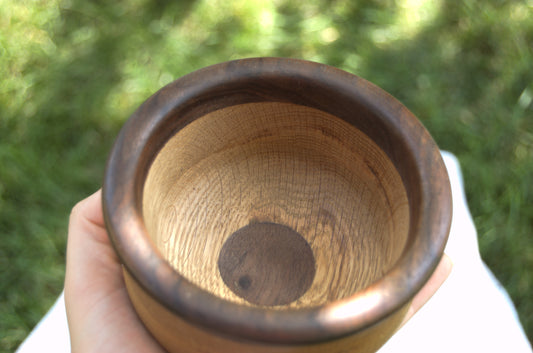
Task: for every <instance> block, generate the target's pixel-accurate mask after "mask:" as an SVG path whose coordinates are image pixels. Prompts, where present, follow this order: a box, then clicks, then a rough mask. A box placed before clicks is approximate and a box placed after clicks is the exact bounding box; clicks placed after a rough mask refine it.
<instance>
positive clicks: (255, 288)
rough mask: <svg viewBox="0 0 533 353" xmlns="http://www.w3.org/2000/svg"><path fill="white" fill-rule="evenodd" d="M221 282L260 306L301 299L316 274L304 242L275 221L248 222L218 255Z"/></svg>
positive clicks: (226, 243) (299, 236)
mask: <svg viewBox="0 0 533 353" xmlns="http://www.w3.org/2000/svg"><path fill="white" fill-rule="evenodd" d="M218 268H219V271H220V274H221V276H222V279H223V281H224V283H225V284H226V285H227V286H228V287H229V288H230V289H231V290H232V291H233V292H234V293H235V294H237V295H238V296H239V297H241V298H243V299H245V300H247V301H248V302H250V303H252V304H256V305H262V306H275V305H285V304H289V303H291V302H293V301H295V300H296V299H298V298H300V297H301V296H302V295H303V294H304V293H305V292H306V291H307V290H308V289H309V287H310V286H311V283H313V279H314V277H315V258H314V256H313V251H312V250H311V247H310V246H309V244H308V243H307V241H306V240H305V239H304V238H303V237H302V236H301V235H300V234H298V233H297V232H295V231H294V230H292V229H291V228H289V227H287V226H284V225H281V224H276V223H266V222H265V223H251V224H249V225H247V226H245V227H243V228H241V229H239V230H237V231H236V232H235V233H233V234H232V235H231V236H230V237H229V238H228V240H226V242H225V243H224V245H223V247H222V250H221V251H220V255H219V258H218Z"/></svg>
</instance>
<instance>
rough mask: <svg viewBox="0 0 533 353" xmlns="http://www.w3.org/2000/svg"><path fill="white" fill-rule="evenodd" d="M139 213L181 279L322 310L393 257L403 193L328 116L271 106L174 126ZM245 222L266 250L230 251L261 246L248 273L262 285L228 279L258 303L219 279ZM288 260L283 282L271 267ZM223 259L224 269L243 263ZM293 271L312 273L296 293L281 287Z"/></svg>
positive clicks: (399, 242)
mask: <svg viewBox="0 0 533 353" xmlns="http://www.w3.org/2000/svg"><path fill="white" fill-rule="evenodd" d="M354 114H357V112H354ZM143 217H144V222H145V225H146V229H147V231H148V233H149V234H150V237H151V238H152V241H153V243H154V244H155V246H156V247H157V249H158V250H159V251H160V252H161V254H162V255H163V257H164V258H166V259H167V260H168V262H169V263H170V264H171V265H172V266H173V267H174V268H175V269H176V271H178V272H179V273H180V274H181V275H183V276H184V277H185V278H187V279H188V280H190V281H191V282H193V283H195V284H196V285H198V286H199V287H201V288H203V289H204V290H206V291H209V292H211V293H213V294H214V295H216V296H218V297H221V298H224V299H226V300H229V301H232V302H236V303H240V304H244V305H250V306H270V307H274V308H280V309H282V308H287V307H291V308H300V307H309V306H318V305H323V304H325V303H328V302H332V301H335V300H338V299H341V298H345V297H348V296H350V295H351V294H353V293H355V292H356V291H358V290H361V289H363V288H365V287H366V286H368V285H369V284H371V283H373V282H374V281H376V280H377V279H379V278H380V277H382V276H383V275H384V274H385V273H386V272H387V271H388V270H389V269H390V268H391V267H392V266H393V265H394V264H395V262H396V261H397V260H398V259H399V257H400V255H401V254H402V251H403V250H404V247H405V244H406V242H407V234H408V230H409V229H408V228H409V206H408V199H407V195H406V192H405V188H404V186H403V183H402V180H401V177H400V175H399V174H398V172H397V171H396V169H395V168H394V165H393V164H392V162H391V161H390V160H389V158H388V157H387V156H386V154H385V153H384V152H383V151H382V150H381V149H380V148H379V146H377V145H376V144H375V143H374V142H373V141H372V140H371V139H370V138H369V137H367V136H366V135H365V134H363V133H362V132H361V131H359V130H358V129H356V128H355V127H353V126H352V125H350V124H348V123H346V122H344V121H343V120H341V119H339V118H336V117H334V116H332V115H330V114H327V113H325V112H322V111H319V110H316V109H312V108H309V107H304V106H300V105H294V104H288V103H278V102H265V103H249V104H242V105H236V106H231V107H227V108H224V109H220V110H217V111H214V112H211V113H209V114H207V115H205V116H203V117H201V118H199V119H197V120H195V121H194V122H192V123H191V124H189V125H187V126H186V127H185V128H183V129H181V130H180V131H178V132H177V133H176V134H175V135H174V136H173V137H172V138H171V139H170V140H169V141H168V142H167V143H166V145H165V146H164V147H163V148H162V150H161V151H160V152H159V154H158V155H157V157H156V158H155V160H154V162H153V164H152V166H151V168H150V170H149V173H148V176H147V180H146V182H145V186H144V191H143ZM254 224H260V225H266V226H267V227H271V228H272V229H271V233H273V234H274V237H273V238H272V239H274V240H272V242H274V243H275V244H270V243H268V244H266V245H265V242H264V241H263V242H262V243H258V242H245V243H246V244H248V243H251V244H252V245H249V244H248V245H246V244H244V243H242V244H244V245H242V244H241V245H238V246H241V247H246V246H248V247H253V246H261V247H266V248H268V249H265V252H268V253H269V254H271V255H269V256H266V257H265V256H263V257H261V261H263V262H261V263H260V264H258V265H257V266H260V267H261V268H260V269H259V270H260V271H256V272H257V273H263V274H265V273H266V274H270V275H269V276H270V277H269V278H271V279H265V280H263V281H262V280H261V278H255V277H254V276H260V275H258V274H256V272H254V273H252V274H250V275H248V274H246V273H244V274H243V271H244V272H246V271H248V270H243V269H240V270H238V269H236V270H235V271H236V272H235V273H237V272H238V271H240V272H239V274H236V276H237V277H235V281H236V282H235V283H234V284H235V285H237V286H238V285H241V287H243V288H242V289H245V290H247V289H249V288H251V289H253V286H256V285H261V287H260V288H258V287H256V288H255V292H256V293H266V294H265V295H266V297H265V298H269V299H268V300H267V299H264V298H263V297H261V298H259V299H257V298H258V297H257V298H256V297H254V298H256V299H254V300H252V299H250V298H251V297H247V296H246V294H242V293H239V291H238V288H237V289H235V288H231V283H230V285H227V284H226V283H225V281H224V279H223V278H222V276H221V271H222V272H224V266H223V264H221V263H219V262H222V263H223V262H224V261H226V260H224V256H221V251H222V249H223V247H224V245H225V244H226V243H227V242H228V239H230V237H232V234H234V233H235V234H238V233H236V232H238V231H239V230H241V233H242V230H243V229H248V228H246V227H247V226H248V227H249V226H250V225H254ZM276 225H278V226H283V227H288V228H290V230H293V231H294V232H295V233H297V234H299V235H300V236H301V237H302V238H303V239H304V240H305V242H303V244H305V243H306V244H308V246H309V247H310V249H311V251H312V257H313V258H314V262H313V261H311V260H309V256H307V255H306V256H303V255H302V256H300V255H298V254H300V252H301V251H304V252H305V251H306V250H303V249H304V248H305V246H301V245H299V244H301V243H302V242H298V241H297V240H295V239H296V238H297V236H296V237H295V238H294V239H293V240H294V241H292V240H291V242H284V241H280V240H279V234H278V238H276V237H275V236H276V234H277V233H276V232H277V231H276V227H278V226H276ZM252 228H253V227H252ZM287 234H288V233H287ZM241 238H242V236H241ZM261 239H263V240H264V239H265V238H264V237H262V238H261ZM275 239H278V240H275ZM228 244H229V245H228V246H230V245H231V244H232V243H230V242H228ZM254 244H256V245H254ZM257 244H260V245H257ZM261 244H262V245H261ZM290 244H293V245H290ZM294 244H296V245H294ZM231 246H234V248H235V249H237V248H238V246H237V245H231ZM276 246H278V248H279V251H277V250H276V249H277V248H276ZM292 247H294V249H295V250H294V249H292ZM286 248H289V249H288V250H287V249H286ZM239 249H241V248H239ZM251 250H254V251H255V252H256V253H257V254H260V255H261V253H262V251H261V249H259V250H258V249H251V248H245V249H244V250H242V249H241V250H240V251H241V255H242V256H244V257H245V256H247V254H249V253H251V252H252V251H251ZM291 251H292V252H291ZM277 254H279V255H277ZM286 254H296V255H295V256H294V258H296V260H295V261H296V262H294V261H293V262H287V264H289V265H284V266H282V268H286V269H287V271H288V273H289V274H288V275H284V274H283V273H284V272H287V271H282V270H280V269H278V270H276V269H275V267H276V264H279V263H280V261H281V260H282V257H286V256H288V255H286ZM302 254H303V253H302ZM231 256H233V260H234V262H235V264H234V265H231V266H230V270H231V269H233V267H232V266H236V267H238V266H240V264H241V262H242V261H241V260H242V259H241V260H240V258H238V256H240V255H231ZM231 256H230V257H231ZM258 256H259V255H258ZM304 257H305V258H306V259H307V260H305V264H304V263H303V260H302V264H301V266H299V265H298V259H299V258H304ZM265 258H266V259H267V260H265ZM268 259H270V260H268ZM285 260H286V259H285ZM250 261H251V263H252V265H253V263H254V262H253V261H256V260H254V259H252V260H250ZM264 261H267V263H266V264H265V262H264ZM268 261H271V264H270V265H272V266H270V265H269V264H268ZM228 266H229V265H228ZM247 266H248V267H247V268H248V269H250V268H251V267H250V263H248V265H247ZM252 267H253V266H252ZM265 267H268V268H272V271H273V272H272V273H270V272H269V271H268V270H267V271H264V268H265ZM311 267H314V268H311ZM278 268H279V266H278ZM293 269H294V270H293ZM276 271H278V272H276ZM291 271H293V272H291ZM230 272H231V271H230ZM252 272H253V271H252ZM302 273H304V274H305V276H309V273H312V277H311V281H308V283H307V284H305V285H306V286H307V287H306V288H305V292H303V293H300V292H301V291H302V290H301V288H302V287H301V286H303V284H302V285H300V284H298V285H297V287H298V286H300V287H299V289H291V286H290V283H292V282H293V281H294V280H295V278H296V279H297V278H300V277H303V275H301V274H302ZM278 274H279V275H278ZM282 275H283V276H285V277H283V278H281V277H282ZM230 276H231V274H230ZM250 276H251V277H250ZM272 278H273V279H272ZM276 278H278V279H276ZM279 278H281V279H279ZM230 281H231V280H230ZM239 281H240V282H239ZM226 282H227V280H226ZM251 289H250V290H251ZM284 291H296V292H297V293H298V295H295V296H294V295H293V296H291V295H289V296H285V298H291V299H290V300H288V302H287V300H281V299H279V298H281V297H283V295H281V294H283V292H284ZM298 291H300V292H298ZM296 292H295V293H296ZM273 298H274V299H273ZM276 298H278V299H276Z"/></svg>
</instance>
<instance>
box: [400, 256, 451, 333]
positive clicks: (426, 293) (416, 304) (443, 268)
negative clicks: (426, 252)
mask: <svg viewBox="0 0 533 353" xmlns="http://www.w3.org/2000/svg"><path fill="white" fill-rule="evenodd" d="M452 268H453V263H452V260H451V259H450V257H449V256H448V255H446V254H444V255H443V256H442V259H441V260H440V262H439V264H438V265H437V268H436V269H435V271H434V272H433V274H432V275H431V277H430V278H429V280H428V282H427V283H426V284H425V286H424V287H422V289H421V290H420V291H419V292H418V293H417V294H416V296H415V297H414V298H413V301H412V302H411V306H410V307H409V310H408V311H407V314H406V315H405V318H404V320H403V322H402V324H401V325H400V327H401V326H403V325H405V323H406V322H407V321H409V319H410V318H411V317H413V315H414V314H416V312H417V311H418V310H420V308H422V307H423V306H424V304H426V303H427V302H428V300H429V299H431V297H432V296H433V295H434V294H435V293H436V292H437V290H438V289H439V288H440V286H441V285H442V284H443V283H444V281H445V280H446V278H448V276H449V275H450V273H451V272H452Z"/></svg>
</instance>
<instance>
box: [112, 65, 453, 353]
mask: <svg viewBox="0 0 533 353" xmlns="http://www.w3.org/2000/svg"><path fill="white" fill-rule="evenodd" d="M103 206H104V215H105V220H106V225H107V229H108V231H109V234H110V237H111V239H112V242H113V244H114V246H115V249H116V251H117V253H118V255H119V257H120V259H121V261H122V262H123V264H124V276H125V280H126V284H127V288H128V292H129V295H130V298H131V301H132V303H133V305H134V307H135V309H136V311H137V313H138V314H139V317H140V318H141V319H142V321H143V322H144V324H145V325H146V327H147V328H148V330H149V331H150V332H151V333H152V334H153V336H154V337H155V338H156V339H157V340H158V341H159V342H160V343H161V344H162V345H163V346H164V347H165V348H166V349H167V350H169V351H170V352H232V353H233V352H329V353H332V352H374V351H376V350H377V349H378V348H379V347H380V346H381V345H382V344H383V343H384V342H385V341H386V340H387V339H388V338H389V337H390V336H391V335H392V334H393V333H394V331H395V330H396V329H397V327H398V325H399V324H400V322H401V321H402V319H403V317H404V315H405V312H406V310H407V308H408V306H409V304H410V301H411V299H412V298H413V296H414V295H415V294H416V293H417V292H418V291H419V290H420V288H421V287H422V286H423V285H424V284H425V282H426V281H427V279H428V278H429V276H430V275H431V274H432V272H433V270H434V269H435V267H436V265H437V264H438V262H439V260H440V258H441V256H442V253H443V249H444V246H445V243H446V240H447V236H448V231H449V227H450V221H451V207H452V204H451V193H450V186H449V181H448V177H447V174H446V170H445V167H444V164H443V162H442V159H441V156H440V152H439V150H438V147H437V145H436V144H435V143H434V141H433V140H432V138H431V137H430V135H429V134H428V132H427V131H426V130H425V129H424V127H423V126H422V125H421V123H420V122H419V121H418V120H417V119H416V118H415V117H414V116H413V115H412V114H411V113H410V112H409V111H408V110H407V109H406V108H405V107H404V106H402V105H401V104H400V103H399V102H398V101H397V100H395V99H394V98H393V97H392V96H390V95H388V94H387V93H385V92H384V91H382V90H381V89H379V88H378V87H376V86H374V85H372V84H370V83H369V82H367V81H365V80H363V79H361V78H358V77H356V76H354V75H351V74H348V73H346V72H343V71H340V70H338V69H335V68H332V67H329V66H325V65H321V64H316V63H311V62H305V61H298V60H292V59H275V58H258V59H246V60H239V61H232V62H227V63H223V64H219V65H215V66H211V67H208V68H205V69H202V70H199V71H196V72H194V73H192V74H189V75H187V76H185V77H183V78H181V79H179V80H177V81H175V82H173V83H171V84H169V85H168V86H166V87H164V88H162V89H161V90H160V91H158V92H157V93H156V94H155V95H153V96H152V97H151V98H149V99H148V100H147V101H146V102H145V103H144V104H143V105H142V106H141V107H140V108H139V109H138V110H137V111H136V112H135V113H134V114H133V116H132V117H131V118H130V119H129V120H128V122H127V123H126V124H125V125H124V127H123V129H122V130H121V132H120V134H119V136H118V138H117V141H116V143H115V145H114V147H113V150H112V152H111V155H110V157H109V160H108V164H107V169H106V174H105V180H104V192H103Z"/></svg>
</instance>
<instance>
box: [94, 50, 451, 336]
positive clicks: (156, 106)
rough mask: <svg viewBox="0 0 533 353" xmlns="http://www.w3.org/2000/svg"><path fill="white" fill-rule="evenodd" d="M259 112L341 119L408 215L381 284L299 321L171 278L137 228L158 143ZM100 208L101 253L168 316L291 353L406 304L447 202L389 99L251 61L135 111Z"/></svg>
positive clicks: (443, 237)
mask: <svg viewBox="0 0 533 353" xmlns="http://www.w3.org/2000/svg"><path fill="white" fill-rule="evenodd" d="M266 101H270V102H291V103H295V104H300V105H303V106H308V107H312V108H316V109H320V110H322V111H325V112H328V113H330V114H333V115H335V116H337V117H339V118H342V119H344V120H345V121H347V122H348V123H350V124H353V125H354V126H356V127H357V128H358V129H360V130H361V131H363V132H364V133H366V134H367V135H368V136H369V137H370V138H371V139H373V140H374V141H375V142H376V143H377V144H378V145H379V146H380V148H382V149H383V150H384V151H385V153H386V154H387V155H388V156H389V158H390V159H391V161H392V162H393V164H394V165H395V166H396V168H397V170H398V172H399V173H400V175H401V178H402V180H403V183H404V185H405V188H406V191H407V194H408V199H409V208H410V228H409V235H408V243H407V246H406V249H405V250H404V253H403V254H402V256H401V258H400V259H399V261H398V262H397V263H396V264H395V265H394V267H393V268H392V269H391V270H390V271H389V272H388V273H387V274H386V275H385V276H384V277H383V278H382V279H380V280H378V281H376V282H375V283H373V284H372V285H370V286H368V287H367V288H366V289H364V290H362V291H359V292H357V293H355V294H354V295H352V296H351V297H348V298H346V299H343V300H340V301H337V302H332V303H328V304H326V305H323V306H321V307H315V308H305V309H298V310H297V309H292V310H283V311H280V310H275V309H268V308H267V309H260V308H253V307H246V306H240V305H238V304H235V303H231V302H228V301H225V300H222V299H220V298H218V297H215V296H214V295H212V294H210V293H207V292H205V291H203V290H202V289H200V288H199V287H198V286H196V285H194V284H192V283H191V282H189V281H188V280H187V279H186V278H184V277H182V276H181V275H180V274H179V273H177V272H176V271H175V270H174V269H173V268H172V267H171V266H170V265H169V264H168V263H167V261H165V260H164V259H163V257H162V256H161V255H160V253H159V252H158V251H157V250H156V249H155V247H154V246H153V245H152V243H151V241H150V240H149V236H148V234H147V231H146V228H145V226H144V224H143V217H142V192H143V183H144V180H145V178H146V176H147V172H148V170H149V167H150V164H151V163H152V161H153V159H154V157H155V156H156V155H157V153H158V151H159V150H160V149H161V148H162V147H163V145H164V144H165V142H166V141H167V140H168V139H169V138H170V137H171V136H173V135H174V134H175V133H176V132H177V131H179V130H180V129H182V128H183V127H184V126H186V125H187V124H189V123H191V122H192V121H194V120H195V119H197V118H199V117H202V116H204V115H205V114H207V113H209V112H211V111H214V110H218V109H221V108H224V107H227V106H232V105H237V104H243V103H251V102H266ZM103 208H104V217H105V222H106V226H107V229H108V232H109V235H110V238H111V241H112V243H113V245H114V247H115V250H116V252H117V253H118V256H119V257H120V259H121V261H122V262H123V264H124V266H125V268H126V269H127V271H129V273H130V274H131V275H132V276H133V277H134V278H135V279H136V280H137V281H138V282H139V284H140V285H141V286H142V287H143V288H144V289H145V290H146V291H147V292H148V293H149V294H150V295H151V296H153V298H155V299H156V300H157V301H159V302H160V303H161V304H162V305H163V306H165V307H166V308H167V309H168V310H169V311H171V312H174V313H175V314H176V315H179V316H180V317H182V318H183V319H185V320H186V321H188V322H192V323H194V324H196V325H199V326H201V327H204V328H207V329H212V330H215V331H216V332H220V333H223V334H226V335H229V336H232V337H235V338H239V339H248V340H258V341H263V342H271V343H286V344H287V343H288V344H299V343H313V342H320V341H325V340H330V339H334V338H338V337H342V336H345V335H348V334H352V333H355V332H358V331H361V330H363V329H365V328H368V327H369V326H371V325H373V324H375V323H377V322H379V321H380V320H381V319H384V318H386V317H388V316H389V315H391V314H393V313H394V312H395V311H397V310H398V309H400V308H402V307H403V306H404V305H405V304H406V303H408V302H409V300H411V299H412V298H413V296H414V295H415V294H416V293H417V292H418V291H419V290H420V289H421V288H422V286H423V285H424V284H425V283H426V281H427V280H428V278H429V277H430V275H431V274H432V273H433V271H434V269H435V268H436V266H437V264H438V262H439V260H440V258H441V256H442V253H443V251H444V246H445V244H446V241H447V237H448V232H449V228H450V223H451V215H452V199H451V191H450V184H449V180H448V175H447V172H446V169H445V167H444V163H443V161H442V158H441V155H440V152H439V149H438V147H437V145H436V144H435V142H434V141H433V139H432V138H431V136H430V135H429V133H428V132H427V131H426V129H425V128H424V127H423V126H422V124H421V123H420V122H419V121H418V120H417V119H416V117H415V116H414V115H413V114H412V113H411V112H410V111H409V110H408V109H407V108H405V107H404V106H403V105H402V104H401V103H400V102H398V101H397V100H396V99H395V98H394V97H392V96H391V95H389V94H388V93H386V92H384V91H383V90H381V89H380V88H378V87H376V86H375V85H373V84H371V83H369V82H368V81H365V80H364V79H361V78H359V77H357V76H354V75H352V74H349V73H347V72H344V71H341V70H339V69H335V68H333V67H330V66H326V65H322V64H317V63H313V62H307V61H301V60H294V59H280V58H254V59H244V60H237V61H230V62H226V63H222V64H218V65H214V66H210V67H207V68H204V69H201V70H199V71H196V72H193V73H191V74H188V75H186V76H184V77H182V78H180V79H178V80H177V81H175V82H173V83H171V84H169V85H167V86H165V87H164V88H162V89H161V90H159V91H158V92H157V93H155V94H154V95H153V96H152V97H150V98H149V99H148V100H147V101H146V102H145V103H143V104H142V105H141V106H140V107H139V108H138V110H137V111H136V112H135V113H134V114H133V115H132V116H131V118H130V119H129V120H128V121H127V122H126V123H125V125H124V126H123V128H122V130H121V131H120V133H119V135H118V137H117V140H116V142H115V144H114V147H113V148H112V151H111V154H110V156H109V159H108V163H107V168H106V172H105V177H104V186H103Z"/></svg>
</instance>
